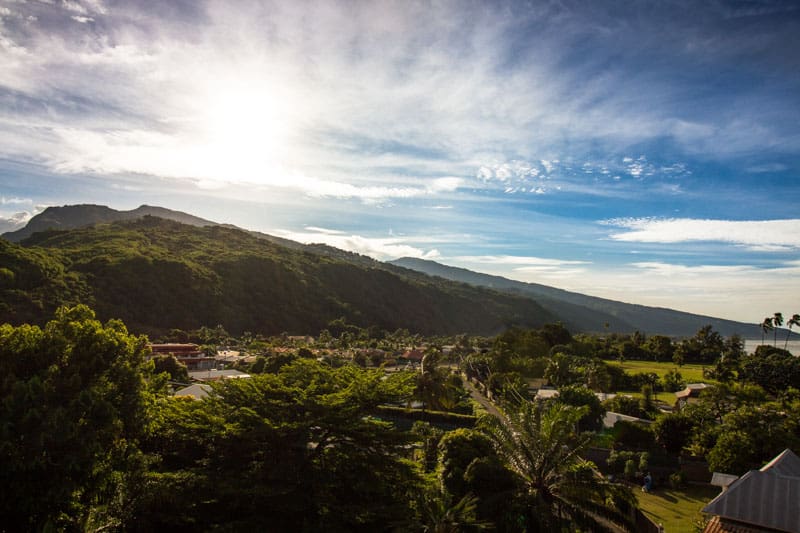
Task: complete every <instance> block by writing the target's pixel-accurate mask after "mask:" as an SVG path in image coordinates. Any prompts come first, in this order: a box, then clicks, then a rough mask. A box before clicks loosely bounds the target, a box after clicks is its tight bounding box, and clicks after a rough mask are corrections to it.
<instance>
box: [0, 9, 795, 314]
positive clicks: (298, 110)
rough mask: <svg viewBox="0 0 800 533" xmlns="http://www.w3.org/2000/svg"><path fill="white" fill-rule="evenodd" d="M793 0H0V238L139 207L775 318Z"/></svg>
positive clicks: (780, 288) (785, 203) (785, 269)
mask: <svg viewBox="0 0 800 533" xmlns="http://www.w3.org/2000/svg"><path fill="white" fill-rule="evenodd" d="M798 8H800V5H799V4H797V3H796V2H793V1H786V2H781V1H768V0H761V1H755V0H754V1H736V2H734V1H731V2H723V1H717V2H715V1H708V2H695V1H670V2H666V1H663V2H655V1H643V0H642V1H635V2H624V1H615V2H570V1H553V2H545V1H541V2H469V1H459V2H447V1H441V2H415V1H398V2H353V1H343V2H335V1H326V2H286V1H282V2H244V1H242V2H199V1H170V2H162V1H157V0H149V1H142V2H132V1H125V2H123V1H109V0H61V1H58V0H49V1H35V0H27V1H22V0H15V1H2V0H0V73H2V74H1V75H0V230H8V229H13V228H15V227H18V226H19V225H21V224H24V222H25V221H26V220H27V219H28V218H29V217H30V216H32V215H34V214H35V213H37V212H39V211H41V210H42V209H43V208H44V207H45V206H48V205H63V204H75V203H100V204H105V205H109V206H111V207H114V208H117V209H130V208H134V207H136V206H138V205H140V204H142V203H148V204H153V205H162V206H165V207H170V208H174V209H180V210H184V211H187V212H191V213H193V214H197V215H200V216H203V217H206V218H210V219H213V220H216V221H219V222H228V223H233V224H237V225H240V226H242V227H246V228H249V229H257V230H261V231H266V232H269V233H273V234H277V235H282V236H285V237H289V238H293V239H296V240H301V241H304V242H327V243H329V244H332V245H335V246H339V247H342V248H346V249H349V250H353V251H357V252H360V253H364V254H368V255H371V256H373V257H375V258H378V259H382V260H383V259H391V258H394V257H399V256H403V255H410V256H416V257H425V258H430V259H434V260H437V261H440V262H442V263H446V264H450V265H456V266H463V267H466V268H471V269H474V270H478V271H483V272H488V273H493V274H499V275H505V276H507V277H511V278H515V279H520V280H523V281H531V282H538V283H543V284H547V285H552V286H556V287H561V288H565V289H569V290H575V291H579V292H583V293H587V294H593V295H598V296H605V297H609V298H614V299H618V300H623V301H628V302H635V303H642V304H647V305H656V306H663V307H671V308H675V309H680V310H685V311H691V312H697V313H702V314H708V315H713V316H720V317H725V318H732V319H738V320H743V321H750V322H760V321H761V319H762V318H763V317H764V316H767V315H771V314H772V313H773V312H775V311H782V312H784V313H789V314H791V313H794V312H797V311H798V309H797V306H798V305H800V298H799V297H800V253H799V252H800V185H798V177H800V9H798Z"/></svg>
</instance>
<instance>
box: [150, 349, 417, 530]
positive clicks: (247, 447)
mask: <svg viewBox="0 0 800 533" xmlns="http://www.w3.org/2000/svg"><path fill="white" fill-rule="evenodd" d="M383 377H384V376H383V373H382V372H381V371H365V370H361V369H357V368H355V367H353V366H345V367H341V368H338V369H331V368H329V367H327V366H324V365H321V364H320V363H318V362H316V361H313V360H297V361H295V362H293V363H291V364H289V365H287V366H285V367H283V368H282V369H281V370H280V371H279V372H278V373H277V374H264V375H259V376H255V377H253V378H251V379H246V380H241V379H240V380H227V381H225V382H222V383H220V384H219V385H215V386H214V393H213V394H212V395H211V396H210V397H209V398H208V399H206V400H204V401H202V402H197V401H192V400H181V399H173V398H166V399H164V400H162V402H161V403H162V404H161V406H160V408H159V418H158V419H157V420H156V421H155V424H154V427H153V431H152V433H151V435H150V437H149V438H148V439H147V440H146V441H145V442H144V450H145V451H146V452H147V453H149V454H151V455H153V456H154V457H159V458H160V461H159V463H158V464H157V465H155V468H154V471H153V472H151V473H150V474H149V476H148V480H147V485H148V490H147V491H146V492H145V494H146V496H145V497H144V498H142V499H140V500H139V501H138V502H137V507H136V509H135V510H134V514H135V515H137V516H138V517H139V519H138V520H137V521H136V522H135V528H134V529H135V530H138V531H156V530H163V529H166V528H170V529H172V530H186V531H189V530H194V529H195V528H196V527H197V524H202V528H205V529H214V528H221V529H223V530H226V531H381V530H386V529H387V527H389V526H390V525H391V524H397V523H402V522H403V521H408V520H411V519H412V518H413V516H414V513H413V510H412V509H411V506H410V505H411V500H410V499H409V498H408V495H409V494H413V493H415V492H416V488H417V487H419V485H420V478H419V477H418V475H417V470H416V469H415V468H414V467H412V465H411V464H410V463H409V462H407V461H405V460H404V459H403V458H402V457H403V453H402V451H403V449H404V446H405V445H407V444H408V443H409V436H408V434H405V433H401V432H399V431H396V430H394V429H393V428H392V427H391V426H390V425H389V424H387V423H385V422H381V421H379V420H377V419H375V418H372V417H371V416H370V415H371V413H372V412H373V411H374V409H375V407H376V406H377V405H380V404H384V403H394V402H399V401H403V400H404V399H407V398H408V397H409V396H410V394H411V388H412V381H411V376H408V375H404V374H402V373H400V374H395V375H393V376H392V377H391V378H388V379H382V378H383ZM163 495H169V498H170V499H171V500H172V501H174V502H175V505H168V506H165V505H164V501H163V499H162V496H163Z"/></svg>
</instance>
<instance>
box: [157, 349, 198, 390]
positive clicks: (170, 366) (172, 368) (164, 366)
mask: <svg viewBox="0 0 800 533" xmlns="http://www.w3.org/2000/svg"><path fill="white" fill-rule="evenodd" d="M153 365H154V371H155V372H156V373H157V374H160V373H161V372H166V373H167V374H168V375H169V379H171V380H172V381H176V382H178V383H187V384H188V383H189V371H188V369H187V368H186V365H184V364H183V363H181V362H180V361H178V359H177V358H176V357H175V356H174V355H168V356H166V357H156V358H154V359H153Z"/></svg>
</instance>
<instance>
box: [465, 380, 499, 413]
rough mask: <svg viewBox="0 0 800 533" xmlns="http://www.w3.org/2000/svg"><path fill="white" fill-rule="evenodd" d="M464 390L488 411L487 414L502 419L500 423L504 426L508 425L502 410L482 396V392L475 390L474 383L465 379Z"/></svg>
mask: <svg viewBox="0 0 800 533" xmlns="http://www.w3.org/2000/svg"><path fill="white" fill-rule="evenodd" d="M464 388H465V389H467V392H469V395H470V396H471V397H472V399H473V400H475V401H476V402H478V403H479V404H481V407H483V408H484V409H486V412H487V413H489V414H490V415H492V416H494V417H496V418H498V419H500V421H501V422H503V423H504V424H505V423H507V420H506V415H504V414H503V412H502V411H500V409H498V408H497V407H496V406H495V405H494V404H493V403H492V402H491V401H489V399H488V398H487V397H486V396H484V395H483V394H481V392H480V391H479V390H478V389H476V388H475V385H473V384H472V382H471V381H470V380H468V379H466V378H464Z"/></svg>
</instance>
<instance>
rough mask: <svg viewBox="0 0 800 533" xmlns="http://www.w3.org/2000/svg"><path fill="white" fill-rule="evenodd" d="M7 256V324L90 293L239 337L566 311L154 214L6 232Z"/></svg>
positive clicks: (3, 295) (529, 321)
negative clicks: (15, 234) (342, 322)
mask: <svg viewBox="0 0 800 533" xmlns="http://www.w3.org/2000/svg"><path fill="white" fill-rule="evenodd" d="M299 246H304V245H299ZM328 252H329V253H330V251H328ZM342 254H344V255H347V254H346V253H345V252H342ZM0 265H3V268H0V323H2V322H10V323H16V324H19V323H23V322H33V323H42V322H43V320H44V319H45V318H46V317H47V316H49V315H50V314H51V313H52V311H53V309H54V308H55V307H57V306H58V305H63V304H75V303H79V302H80V303H87V304H89V305H90V306H92V307H93V308H94V309H95V310H96V311H97V313H98V316H100V317H101V318H103V319H104V320H105V319H110V318H120V319H122V320H123V321H124V322H125V323H126V324H127V325H128V327H130V328H131V330H132V331H135V332H140V333H148V334H155V335H158V334H163V333H166V332H167V331H168V330H169V329H172V328H178V329H183V330H192V329H197V328H199V327H201V326H209V327H213V326H215V325H217V324H221V325H222V326H223V327H225V328H226V329H227V330H228V331H229V332H231V333H233V334H237V335H238V334H241V333H243V332H244V331H251V332H254V333H263V334H270V335H275V334H279V333H282V332H288V333H297V334H308V333H317V332H319V331H320V330H321V329H323V328H325V327H327V325H328V324H329V323H330V322H331V321H333V320H336V319H338V318H342V317H343V318H345V319H346V320H347V322H348V323H351V324H354V325H357V326H360V327H372V326H375V327H378V328H379V329H384V330H387V331H394V330H396V329H400V328H405V329H408V330H409V331H414V332H415V333H421V334H426V335H435V334H448V335H449V334H459V333H470V334H480V335H494V334H497V333H499V332H501V331H503V330H504V329H506V328H508V327H511V326H514V325H516V326H522V327H540V326H542V325H543V324H544V323H546V322H551V321H554V320H556V319H557V317H554V316H552V315H550V314H549V313H548V312H546V311H545V310H544V309H542V308H541V306H539V305H538V304H537V303H536V302H535V301H533V300H531V299H529V298H522V297H518V296H513V295H508V294H503V293H500V292H497V291H492V290H489V289H483V288H478V287H472V286H468V285H465V284H461V283H454V282H450V281H446V280H441V279H437V278H432V277H429V276H422V275H421V274H418V273H414V272H410V271H409V273H408V275H405V273H404V272H403V271H404V269H400V268H397V267H391V266H388V265H384V264H383V263H380V262H378V261H374V260H372V259H368V258H365V257H362V256H355V257H354V258H353V259H352V260H350V261H345V260H343V259H341V258H337V257H333V256H332V255H329V254H325V253H314V252H313V247H305V248H298V249H295V248H288V247H285V246H282V245H280V244H277V243H274V242H270V241H269V240H266V239H264V238H260V237H258V236H256V235H253V234H252V233H250V232H247V231H244V230H241V229H237V228H232V227H226V226H222V225H210V226H189V225H186V224H182V223H180V222H176V221H171V220H165V219H161V218H158V217H153V216H145V217H143V218H139V219H134V220H118V221H115V222H111V223H103V224H95V225H93V226H86V227H82V228H77V229H69V230H52V229H51V230H46V231H40V232H36V233H34V234H33V235H31V236H30V237H28V238H26V239H24V240H22V241H21V242H20V243H13V242H10V241H8V240H0Z"/></svg>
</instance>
